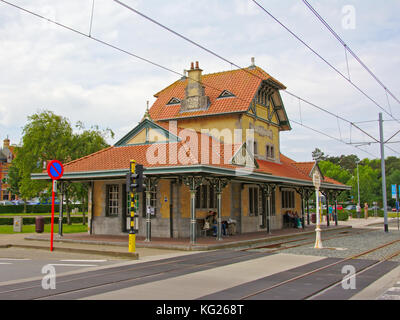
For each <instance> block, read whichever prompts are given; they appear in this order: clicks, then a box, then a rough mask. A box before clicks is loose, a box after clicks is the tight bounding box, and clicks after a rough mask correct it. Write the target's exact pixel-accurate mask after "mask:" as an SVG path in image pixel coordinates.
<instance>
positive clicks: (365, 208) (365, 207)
mask: <svg viewBox="0 0 400 320" xmlns="http://www.w3.org/2000/svg"><path fill="white" fill-rule="evenodd" d="M364 217H365V219H368V203H365V204H364Z"/></svg>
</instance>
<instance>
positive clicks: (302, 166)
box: [292, 161, 343, 185]
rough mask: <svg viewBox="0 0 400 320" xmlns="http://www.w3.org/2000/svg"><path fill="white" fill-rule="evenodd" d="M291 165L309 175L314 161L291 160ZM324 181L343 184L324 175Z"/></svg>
mask: <svg viewBox="0 0 400 320" xmlns="http://www.w3.org/2000/svg"><path fill="white" fill-rule="evenodd" d="M292 165H293V166H295V167H296V168H297V169H299V170H300V171H302V172H303V173H304V174H307V175H309V174H310V172H311V170H312V168H313V167H314V165H315V162H294V161H293V162H292ZM324 181H325V182H328V183H332V184H337V185H343V184H342V183H340V182H339V181H336V180H335V179H332V178H329V177H327V176H324Z"/></svg>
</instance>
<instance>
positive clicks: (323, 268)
mask: <svg viewBox="0 0 400 320" xmlns="http://www.w3.org/2000/svg"><path fill="white" fill-rule="evenodd" d="M398 242H400V239H398V240H394V241H391V242H387V243H385V244H383V245H380V246H378V247H375V248H373V249H369V250H366V251H364V252H361V253H358V254H356V255H353V256H350V257H347V258H344V259H341V260H339V261H336V262H333V263H330V264H328V265H326V266H323V267H319V268H317V269H314V270H311V271H308V272H306V273H304V274H301V275H299V276H296V277H293V278H290V279H288V280H285V281H282V282H279V283H277V284H274V285H272V286H270V287H268V288H264V289H261V290H257V291H256V292H253V293H251V294H248V295H245V296H243V297H241V298H239V299H238V300H245V299H248V298H251V297H254V296H256V295H258V294H260V293H264V292H266V291H270V290H272V289H275V288H277V287H280V286H283V285H285V284H287V283H291V282H294V281H296V280H299V279H302V278H305V277H307V276H309V275H312V274H314V273H317V272H319V271H322V270H325V269H328V268H330V267H333V266H336V265H338V264H341V263H343V262H346V261H349V260H353V259H357V258H359V257H361V256H364V255H367V254H369V253H371V252H374V251H377V250H379V249H382V248H385V247H388V246H390V245H392V244H394V243H398Z"/></svg>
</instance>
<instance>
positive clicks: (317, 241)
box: [313, 170, 323, 249]
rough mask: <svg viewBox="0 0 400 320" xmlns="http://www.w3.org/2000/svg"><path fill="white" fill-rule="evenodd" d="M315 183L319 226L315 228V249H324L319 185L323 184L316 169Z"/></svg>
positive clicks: (314, 174)
mask: <svg viewBox="0 0 400 320" xmlns="http://www.w3.org/2000/svg"><path fill="white" fill-rule="evenodd" d="M313 184H314V187H315V195H316V206H315V209H316V211H317V212H316V214H317V217H316V218H317V227H316V228H315V245H314V248H315V249H322V248H323V247H322V241H321V228H320V221H319V220H320V216H319V187H320V186H321V175H320V173H319V172H318V170H315V171H314V173H313Z"/></svg>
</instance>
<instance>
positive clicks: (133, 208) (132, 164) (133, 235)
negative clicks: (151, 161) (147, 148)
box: [129, 160, 136, 252]
mask: <svg viewBox="0 0 400 320" xmlns="http://www.w3.org/2000/svg"><path fill="white" fill-rule="evenodd" d="M135 168H136V161H135V160H131V162H130V175H131V176H133V175H134V174H135ZM129 183H130V184H131V183H132V181H131V180H130V181H129ZM129 189H130V208H129V211H130V214H131V229H130V231H129V252H135V251H136V233H135V218H134V217H135V212H136V198H135V194H134V192H133V190H134V188H133V186H130V187H129Z"/></svg>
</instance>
